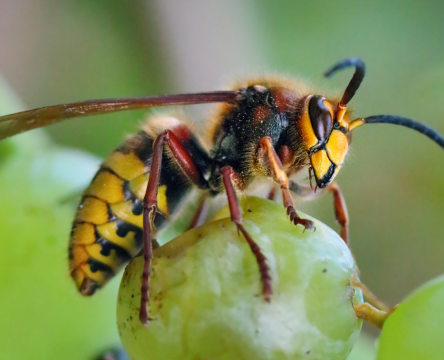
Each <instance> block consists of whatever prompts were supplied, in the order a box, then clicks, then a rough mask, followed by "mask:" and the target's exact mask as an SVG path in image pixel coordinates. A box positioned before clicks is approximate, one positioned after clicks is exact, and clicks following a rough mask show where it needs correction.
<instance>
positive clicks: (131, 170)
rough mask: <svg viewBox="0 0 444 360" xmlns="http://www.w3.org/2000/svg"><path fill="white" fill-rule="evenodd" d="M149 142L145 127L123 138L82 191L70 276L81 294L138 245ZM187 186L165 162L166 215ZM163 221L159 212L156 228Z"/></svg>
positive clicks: (162, 192)
mask: <svg viewBox="0 0 444 360" xmlns="http://www.w3.org/2000/svg"><path fill="white" fill-rule="evenodd" d="M152 148H153V139H152V138H151V137H150V136H149V135H148V134H147V133H145V132H141V133H139V134H138V135H136V136H134V137H133V138H131V139H129V140H128V141H126V142H125V143H124V144H123V145H122V146H121V147H119V148H118V149H117V150H115V151H114V152H113V153H112V154H111V155H110V156H109V157H108V158H107V159H106V160H105V162H104V163H103V164H102V166H101V167H100V169H99V171H98V172H97V174H96V176H95V177H94V179H93V181H92V182H91V184H90V186H89V187H88V189H87V190H86V191H85V193H84V195H83V198H82V201H81V203H80V205H79V208H78V211H77V215H76V218H75V220H74V224H73V229H72V233H71V239H70V244H69V257H70V270H71V276H72V277H73V279H74V281H75V282H76V284H77V287H78V288H79V291H80V292H81V293H82V294H83V295H92V294H93V293H94V292H95V290H96V289H98V288H100V287H102V286H103V285H104V284H105V283H106V282H107V281H108V280H109V279H110V278H111V277H112V276H114V275H115V274H116V273H117V272H118V271H119V270H120V269H121V268H122V266H124V265H125V264H126V263H127V262H128V261H129V260H131V259H132V258H133V257H134V256H136V255H137V254H138V253H139V251H140V250H141V248H142V235H143V230H142V228H143V225H142V217H143V198H144V196H145V192H146V188H147V184H148V179H149V170H150V161H151V155H152ZM164 155H165V154H164ZM190 188H191V184H190V183H189V182H188V181H186V180H185V179H184V177H183V175H182V174H181V173H180V172H179V169H178V168H176V167H174V166H163V167H162V171H161V178H160V187H159V193H158V197H157V199H158V206H159V210H160V211H161V212H162V213H164V214H166V215H170V213H171V212H172V211H174V210H175V209H176V208H177V206H178V205H179V203H180V201H181V199H182V198H184V195H185V194H186V193H187V192H188V190H189V189H190ZM165 222H166V221H165V218H164V217H162V216H157V217H156V221H155V225H156V228H160V227H162V225H164V223H165Z"/></svg>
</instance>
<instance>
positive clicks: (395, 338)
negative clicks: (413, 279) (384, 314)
mask: <svg viewBox="0 0 444 360" xmlns="http://www.w3.org/2000/svg"><path fill="white" fill-rule="evenodd" d="M443 339H444V275H442V276H440V277H438V278H436V279H434V280H431V281H429V282H428V283H426V284H424V285H422V286H421V287H420V288H419V289H417V290H416V291H415V292H414V293H413V294H411V295H410V296H409V297H408V298H407V299H406V300H405V301H404V302H403V303H402V304H401V305H399V306H398V308H397V309H396V310H395V311H394V312H393V314H392V315H390V316H389V318H388V319H387V320H386V322H385V324H384V327H383V329H382V334H381V337H380V339H379V348H378V357H377V359H378V360H397V359H402V360H416V359H418V360H420V359H421V360H423V359H427V360H435V359H436V360H438V359H439V360H442V359H443V358H444V341H443Z"/></svg>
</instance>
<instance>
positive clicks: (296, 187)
mask: <svg viewBox="0 0 444 360" xmlns="http://www.w3.org/2000/svg"><path fill="white" fill-rule="evenodd" d="M290 190H291V191H293V192H294V193H295V194H296V195H298V196H299V197H301V198H303V199H307V200H310V199H315V198H317V197H318V196H320V195H322V194H324V193H325V191H329V192H331V193H332V194H333V204H334V208H335V215H336V221H337V222H338V223H339V225H341V238H342V240H344V242H345V243H346V244H347V245H348V246H349V247H350V243H349V234H348V223H349V217H348V211H347V205H346V204H345V200H344V196H343V195H342V192H341V189H340V188H339V185H338V184H336V183H335V182H333V183H331V184H330V185H328V186H327V187H325V188H324V189H320V191H319V190H318V191H317V192H314V191H313V190H312V189H311V187H310V186H307V185H303V184H298V183H295V182H291V184H290Z"/></svg>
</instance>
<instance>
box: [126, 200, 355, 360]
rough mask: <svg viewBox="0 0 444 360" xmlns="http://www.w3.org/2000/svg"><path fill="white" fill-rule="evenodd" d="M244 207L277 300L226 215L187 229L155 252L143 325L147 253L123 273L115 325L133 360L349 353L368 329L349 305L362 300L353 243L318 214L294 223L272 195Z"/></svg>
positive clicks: (335, 356)
mask: <svg viewBox="0 0 444 360" xmlns="http://www.w3.org/2000/svg"><path fill="white" fill-rule="evenodd" d="M242 208H243V214H244V225H245V228H246V229H247V231H249V233H250V234H251V236H252V237H253V239H254V240H255V241H256V242H257V243H258V244H259V245H260V247H261V249H262V251H263V253H264V254H265V256H266V257H267V259H268V264H269V266H270V269H271V276H272V283H273V289H274V294H273V296H272V300H271V302H270V303H266V302H265V301H264V299H263V298H262V296H261V282H260V278H259V270H258V265H257V262H256V259H255V257H254V256H253V254H252V252H251V250H250V248H249V246H248V245H247V243H246V241H245V239H244V238H243V237H242V236H240V235H238V233H237V230H236V227H235V225H234V224H233V223H232V222H231V221H230V219H229V218H223V219H220V220H217V221H214V222H211V223H208V224H206V225H205V226H203V227H200V228H196V229H193V230H191V231H188V232H186V233H184V234H183V235H181V236H180V237H178V238H176V239H174V240H173V241H171V242H169V243H167V244H166V245H164V246H162V247H160V248H158V249H156V250H155V251H154V260H153V266H152V271H153V274H152V278H151V283H150V284H151V290H150V295H151V300H150V305H149V315H150V317H151V318H152V321H150V322H149V324H148V326H146V327H145V326H143V325H142V324H141V323H140V321H139V318H138V313H139V307H140V285H141V273H142V265H143V259H142V258H136V259H135V260H134V261H132V262H131V263H130V265H129V266H128V267H127V269H126V271H125V274H124V277H123V279H122V283H121V286H120V291H119V297H118V307H117V325H118V329H119V333H120V336H121V339H122V342H123V344H124V347H125V349H126V350H127V352H128V354H129V355H130V357H131V358H132V359H133V360H141V359H150V360H160V359H162V360H163V359H168V360H176V359H177V360H179V359H180V360H186V359H212V360H221V359H227V360H228V359H251V360H253V359H254V360H262V359H273V360H281V359H292V360H294V359H330V360H335V359H345V358H346V357H347V355H348V354H349V352H350V350H351V349H352V347H353V344H354V342H355V341H356V338H357V336H358V334H359V331H360V327H361V321H360V320H358V319H357V318H356V316H355V313H354V310H353V305H352V303H361V302H362V294H361V292H360V290H357V289H353V288H352V287H351V286H350V277H351V274H352V273H353V271H354V268H355V267H354V266H355V265H354V261H353V257H352V255H351V254H350V251H349V250H348V248H347V246H346V245H345V244H344V242H343V241H342V240H341V239H340V237H339V236H338V235H337V234H336V233H335V232H334V231H333V230H332V229H330V228H328V227H327V226H325V225H324V224H322V223H320V222H319V221H316V220H315V219H311V218H310V219H311V220H313V221H314V222H315V225H316V231H305V232H304V231H303V228H301V227H295V226H294V225H293V224H291V223H290V221H289V220H288V219H287V217H286V216H285V211H284V209H282V206H281V205H279V204H276V203H273V202H271V201H268V200H264V199H258V198H246V199H245V200H244V201H243V202H242ZM222 214H225V215H226V214H227V211H226V210H225V211H223V213H222ZM222 216H223V215H222Z"/></svg>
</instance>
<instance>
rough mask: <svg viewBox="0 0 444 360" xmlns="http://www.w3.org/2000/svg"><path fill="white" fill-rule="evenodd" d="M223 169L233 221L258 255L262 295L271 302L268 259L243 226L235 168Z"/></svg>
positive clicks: (271, 290) (255, 254) (227, 167)
mask: <svg viewBox="0 0 444 360" xmlns="http://www.w3.org/2000/svg"><path fill="white" fill-rule="evenodd" d="M221 171H222V176H223V181H224V186H225V190H226V192H227V197H228V206H229V208H230V214H231V221H233V222H234V223H235V224H236V226H237V229H238V230H239V231H240V232H241V233H242V234H243V235H244V237H245V239H246V240H247V243H248V245H250V248H251V251H252V252H253V254H254V256H256V260H257V263H258V265H259V271H260V274H261V280H262V295H263V297H264V299H265V301H267V302H269V301H270V298H271V295H272V294H273V289H272V287H271V276H270V268H269V267H268V265H267V262H266V260H267V259H266V258H265V256H264V254H262V251H261V248H260V247H259V245H258V244H256V242H255V241H254V240H253V239H252V238H251V236H250V234H248V232H247V231H246V230H245V228H244V227H243V226H242V214H241V209H240V205H239V201H238V199H237V196H236V193H235V191H234V185H233V179H232V176H234V175H235V172H234V170H233V168H232V167H231V166H224V167H223V168H222V169H221Z"/></svg>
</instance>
